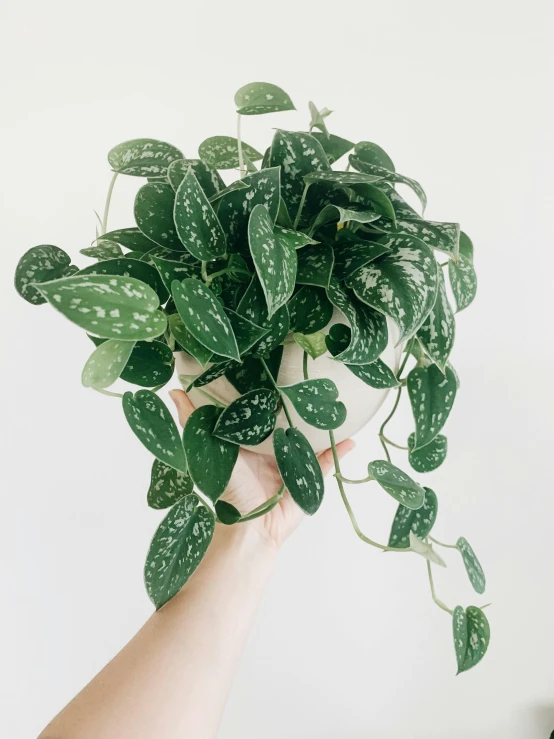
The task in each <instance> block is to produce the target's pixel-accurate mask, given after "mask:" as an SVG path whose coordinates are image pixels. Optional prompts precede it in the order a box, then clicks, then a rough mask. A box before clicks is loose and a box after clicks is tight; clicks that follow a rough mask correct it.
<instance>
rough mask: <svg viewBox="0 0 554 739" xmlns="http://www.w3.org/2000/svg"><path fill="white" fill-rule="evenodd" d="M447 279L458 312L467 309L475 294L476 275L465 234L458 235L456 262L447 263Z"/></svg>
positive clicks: (468, 240)
mask: <svg viewBox="0 0 554 739" xmlns="http://www.w3.org/2000/svg"><path fill="white" fill-rule="evenodd" d="M448 277H449V279H450V285H451V286H452V292H453V293H454V299H455V301H456V307H457V309H458V312H459V311H461V310H464V308H467V307H468V305H470V303H472V302H473V300H474V298H475V295H476V294H477V275H476V273H475V268H474V267H473V244H472V243H471V240H470V238H469V236H467V234H465V233H464V232H463V231H462V233H461V234H460V253H459V256H458V260H457V261H454V260H453V259H451V260H450V261H449V262H448Z"/></svg>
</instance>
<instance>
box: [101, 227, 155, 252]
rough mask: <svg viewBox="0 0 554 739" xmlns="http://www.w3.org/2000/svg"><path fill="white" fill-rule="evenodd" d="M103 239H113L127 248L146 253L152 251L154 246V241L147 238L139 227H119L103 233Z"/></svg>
mask: <svg viewBox="0 0 554 739" xmlns="http://www.w3.org/2000/svg"><path fill="white" fill-rule="evenodd" d="M102 239H106V240H107V241H113V242H115V243H116V244H119V245H120V246H123V247H125V249H130V250H131V251H138V252H141V253H142V254H144V253H145V252H148V251H150V250H151V249H152V248H153V247H154V246H155V244H154V242H153V241H151V240H150V239H149V238H147V237H146V236H145V235H144V234H143V233H142V231H140V230H139V229H138V228H119V229H117V230H115V231H109V232H108V233H105V234H103V235H102Z"/></svg>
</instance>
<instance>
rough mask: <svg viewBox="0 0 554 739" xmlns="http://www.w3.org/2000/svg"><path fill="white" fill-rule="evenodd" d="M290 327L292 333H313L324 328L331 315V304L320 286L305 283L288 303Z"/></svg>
mask: <svg viewBox="0 0 554 739" xmlns="http://www.w3.org/2000/svg"><path fill="white" fill-rule="evenodd" d="M288 310H289V314H290V329H291V331H293V332H294V333H301V334H313V333H316V332H317V331H321V329H323V328H325V326H327V324H328V323H329V321H330V320H331V318H332V316H333V306H332V305H331V303H330V302H329V298H328V296H327V294H326V292H325V290H324V289H323V288H322V287H314V286H312V285H305V286H304V287H301V288H300V290H299V291H298V292H297V293H296V294H295V295H294V297H293V298H292V299H291V301H290V302H289V304H288Z"/></svg>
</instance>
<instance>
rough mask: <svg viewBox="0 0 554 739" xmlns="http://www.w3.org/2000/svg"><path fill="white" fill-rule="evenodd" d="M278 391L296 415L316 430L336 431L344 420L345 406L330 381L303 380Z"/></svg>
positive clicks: (335, 387) (282, 387)
mask: <svg viewBox="0 0 554 739" xmlns="http://www.w3.org/2000/svg"><path fill="white" fill-rule="evenodd" d="M280 390H281V391H282V392H283V393H285V395H286V396H287V398H289V400H290V401H291V403H292V404H293V406H294V407H295V409H296V411H297V413H298V415H299V416H300V417H301V418H303V419H304V421H306V423H309V424H310V426H315V428H318V429H325V430H329V429H336V428H338V427H339V426H342V424H343V423H344V421H345V419H346V406H345V405H344V403H342V402H341V401H340V400H337V398H338V397H339V391H338V390H337V386H336V385H335V383H334V382H333V381H332V380H328V379H323V378H320V379H317V380H304V381H303V382H297V383H295V384H294V385H285V386H281V387H280Z"/></svg>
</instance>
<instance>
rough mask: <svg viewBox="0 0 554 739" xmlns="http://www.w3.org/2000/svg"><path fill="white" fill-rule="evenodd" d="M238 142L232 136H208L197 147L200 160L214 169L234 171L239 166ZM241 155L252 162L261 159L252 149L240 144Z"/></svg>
mask: <svg viewBox="0 0 554 739" xmlns="http://www.w3.org/2000/svg"><path fill="white" fill-rule="evenodd" d="M238 143H239V142H238V141H237V139H235V138H233V137H232V136H210V138H209V139H206V140H205V141H203V142H202V143H201V144H200V146H199V147H198V153H199V154H200V158H201V159H203V160H204V161H205V162H207V163H208V164H209V165H210V166H212V167H213V168H214V169H236V168H237V167H238V166H239V153H238V152H239V149H238ZM242 153H243V155H245V156H247V157H248V159H250V161H252V162H257V161H258V160H259V159H261V158H262V155H261V154H260V152H259V151H256V149H254V147H252V146H249V145H248V144H246V143H244V141H243V142H242Z"/></svg>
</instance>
